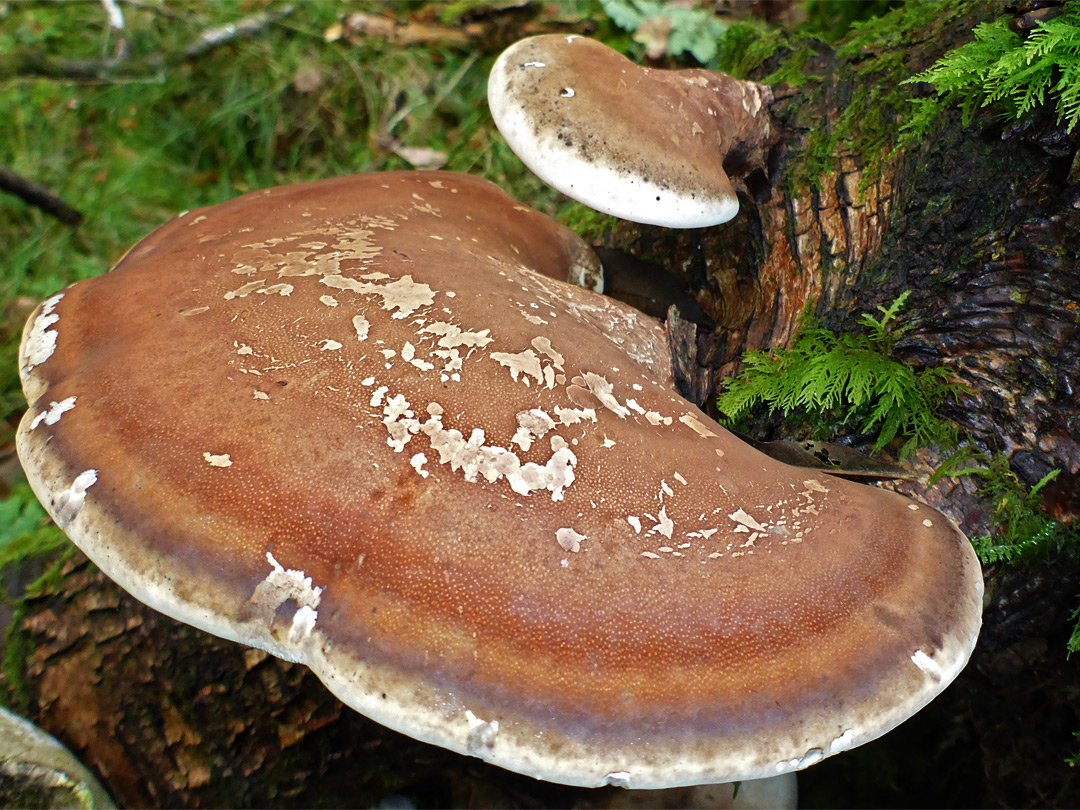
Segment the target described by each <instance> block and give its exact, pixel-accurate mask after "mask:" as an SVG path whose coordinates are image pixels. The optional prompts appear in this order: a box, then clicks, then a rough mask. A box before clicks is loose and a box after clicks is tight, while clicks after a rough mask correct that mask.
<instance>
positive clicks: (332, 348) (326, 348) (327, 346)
mask: <svg viewBox="0 0 1080 810" xmlns="http://www.w3.org/2000/svg"><path fill="white" fill-rule="evenodd" d="M340 348H341V344H340V343H338V342H337V341H336V340H331V339H330V338H327V339H326V340H324V341H323V342H322V343H320V344H319V351H322V352H336V351H337V350H338V349H340Z"/></svg>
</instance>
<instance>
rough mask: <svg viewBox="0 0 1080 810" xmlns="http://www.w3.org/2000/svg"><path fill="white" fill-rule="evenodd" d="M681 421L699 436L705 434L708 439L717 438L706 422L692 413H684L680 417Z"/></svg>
mask: <svg viewBox="0 0 1080 810" xmlns="http://www.w3.org/2000/svg"><path fill="white" fill-rule="evenodd" d="M679 421H680V422H682V423H683V424H684V425H686V426H687V427H688V428H690V429H691V430H692V431H694V432H695V433H696V434H698V435H699V436H704V437H705V438H706V439H708V438H716V434H715V433H713V432H712V431H711V430H709V428H708V427H706V426H705V424H704V423H703V422H702V421H701V420H700V419H698V418H697V417H696V416H694V415H693V414H692V413H686V414H683V415H682V416H680V417H679Z"/></svg>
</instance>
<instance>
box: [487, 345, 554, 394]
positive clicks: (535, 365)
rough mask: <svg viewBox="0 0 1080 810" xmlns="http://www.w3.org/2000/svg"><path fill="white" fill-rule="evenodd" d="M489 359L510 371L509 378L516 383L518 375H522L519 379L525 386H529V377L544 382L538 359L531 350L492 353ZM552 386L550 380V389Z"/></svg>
mask: <svg viewBox="0 0 1080 810" xmlns="http://www.w3.org/2000/svg"><path fill="white" fill-rule="evenodd" d="M490 356H491V359H492V360H494V361H496V362H497V363H499V364H500V365H503V366H506V367H507V368H508V369H510V378H511V379H512V380H514V382H517V378H518V375H519V374H520V375H522V377H521V379H522V382H524V383H525V384H526V385H528V384H529V377H533V378H534V379H536V381H537V382H539V383H543V382H544V372H543V368H542V367H541V365H540V358H539V357H537V356H536V352H534V351H533V350H532V349H525V351H522V352H516V353H514V354H511V353H509V352H492V353H491V355H490ZM553 385H554V379H552V385H549V386H548V388H551V387H552V386H553Z"/></svg>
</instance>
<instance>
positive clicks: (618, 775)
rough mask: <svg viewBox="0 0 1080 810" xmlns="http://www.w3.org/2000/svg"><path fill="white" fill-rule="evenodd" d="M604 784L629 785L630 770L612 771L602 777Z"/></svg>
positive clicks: (622, 786)
mask: <svg viewBox="0 0 1080 810" xmlns="http://www.w3.org/2000/svg"><path fill="white" fill-rule="evenodd" d="M604 784H605V785H611V786H612V787H621V788H628V787H630V772H629V771H615V772H614V773H609V774H608V775H607V776H605V777H604Z"/></svg>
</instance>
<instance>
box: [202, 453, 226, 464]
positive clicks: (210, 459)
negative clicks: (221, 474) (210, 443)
mask: <svg viewBox="0 0 1080 810" xmlns="http://www.w3.org/2000/svg"><path fill="white" fill-rule="evenodd" d="M202 457H203V458H204V459H206V463H207V464H209V465H210V466H211V467H231V466H232V459H231V458H229V454H228V453H222V454H221V455H219V456H215V455H213V454H212V453H203V454H202Z"/></svg>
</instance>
